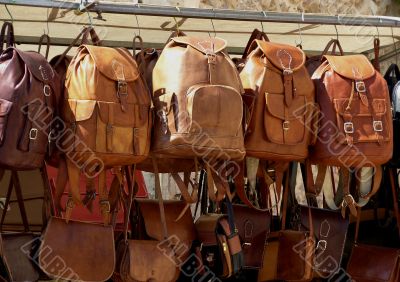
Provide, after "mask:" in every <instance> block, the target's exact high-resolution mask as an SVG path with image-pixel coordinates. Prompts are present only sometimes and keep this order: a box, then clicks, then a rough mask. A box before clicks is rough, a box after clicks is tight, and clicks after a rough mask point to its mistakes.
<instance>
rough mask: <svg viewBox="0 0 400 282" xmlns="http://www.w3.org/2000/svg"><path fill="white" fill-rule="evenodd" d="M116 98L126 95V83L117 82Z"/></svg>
mask: <svg viewBox="0 0 400 282" xmlns="http://www.w3.org/2000/svg"><path fill="white" fill-rule="evenodd" d="M117 94H118V96H120V95H128V83H126V81H122V80H118V93H117Z"/></svg>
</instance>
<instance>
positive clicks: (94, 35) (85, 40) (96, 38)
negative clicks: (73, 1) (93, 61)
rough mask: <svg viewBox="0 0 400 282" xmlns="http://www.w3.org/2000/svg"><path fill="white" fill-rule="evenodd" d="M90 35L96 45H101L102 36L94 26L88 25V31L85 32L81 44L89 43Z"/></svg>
mask: <svg viewBox="0 0 400 282" xmlns="http://www.w3.org/2000/svg"><path fill="white" fill-rule="evenodd" d="M89 35H90V39H91V41H92V44H93V45H95V46H100V45H101V42H100V38H99V36H98V35H97V33H96V30H95V29H94V27H92V26H90V27H88V28H87V30H86V32H85V33H84V34H83V37H82V42H81V44H89V41H88V38H89Z"/></svg>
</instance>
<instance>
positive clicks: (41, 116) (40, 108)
mask: <svg viewBox="0 0 400 282" xmlns="http://www.w3.org/2000/svg"><path fill="white" fill-rule="evenodd" d="M7 30H8V32H7V46H8V47H9V48H7V49H6V50H4V51H3V50H2V48H3V41H4V38H5V36H6V31H7ZM0 41H1V42H0V43H1V47H0V48H1V49H0V51H1V52H2V53H1V57H0V77H1V79H0V87H1V93H0V155H1V158H0V166H2V167H3V168H10V169H17V170H29V169H35V168H39V167H41V166H43V164H44V162H43V160H44V157H45V154H46V151H47V147H48V144H49V140H50V137H49V134H50V132H51V130H52V121H53V117H54V115H55V112H56V109H57V104H58V97H59V95H60V79H59V77H58V75H57V74H56V73H55V71H54V70H53V68H52V67H51V66H50V65H49V64H48V63H47V61H46V59H45V58H44V57H43V56H42V55H41V54H39V53H37V52H24V51H21V50H18V49H16V48H14V47H12V46H13V45H14V33H13V26H12V24H11V23H8V22H6V23H4V25H3V28H2V30H1V38H0Z"/></svg>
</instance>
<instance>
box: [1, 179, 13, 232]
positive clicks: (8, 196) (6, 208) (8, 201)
mask: <svg viewBox="0 0 400 282" xmlns="http://www.w3.org/2000/svg"><path fill="white" fill-rule="evenodd" d="M13 186H14V183H13V177H12V175H11V176H10V181H9V182H8V188H7V195H6V201H5V203H4V208H3V212H2V214H1V221H0V233H1V232H2V231H3V224H4V220H5V218H6V215H7V210H8V207H9V205H10V200H11V193H12V189H13Z"/></svg>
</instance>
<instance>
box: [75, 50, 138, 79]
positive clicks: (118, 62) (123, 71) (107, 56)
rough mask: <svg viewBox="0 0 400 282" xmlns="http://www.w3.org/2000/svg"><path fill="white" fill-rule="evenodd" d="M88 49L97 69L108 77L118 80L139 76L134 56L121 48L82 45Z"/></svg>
mask: <svg viewBox="0 0 400 282" xmlns="http://www.w3.org/2000/svg"><path fill="white" fill-rule="evenodd" d="M79 48H80V49H79V50H78V52H80V51H81V50H82V49H86V50H88V52H89V54H90V56H91V57H92V58H93V60H94V62H95V65H96V67H97V68H98V70H99V71H100V72H101V73H102V74H103V75H105V76H106V77H108V78H109V79H112V80H115V81H118V80H122V81H134V80H136V79H137V78H138V77H139V71H138V66H137V64H136V61H135V60H134V58H133V57H132V56H131V55H130V54H129V53H128V52H127V51H124V50H122V48H118V49H115V48H109V47H99V46H92V45H83V46H81V47H79Z"/></svg>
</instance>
